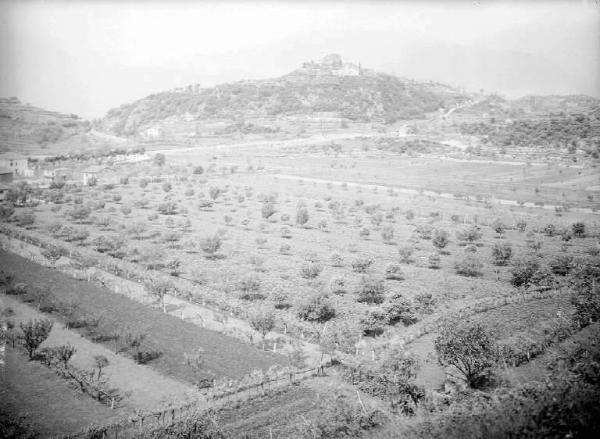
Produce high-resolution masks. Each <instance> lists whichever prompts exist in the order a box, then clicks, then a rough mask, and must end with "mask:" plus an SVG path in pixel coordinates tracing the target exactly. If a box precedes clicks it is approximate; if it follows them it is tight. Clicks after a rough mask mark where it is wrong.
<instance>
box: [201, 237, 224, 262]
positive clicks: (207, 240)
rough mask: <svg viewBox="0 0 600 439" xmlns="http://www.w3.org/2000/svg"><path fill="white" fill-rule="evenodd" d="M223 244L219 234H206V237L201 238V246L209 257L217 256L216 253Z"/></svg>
mask: <svg viewBox="0 0 600 439" xmlns="http://www.w3.org/2000/svg"><path fill="white" fill-rule="evenodd" d="M221 244H222V241H221V237H220V236H219V235H217V234H215V235H213V236H205V237H204V238H202V239H200V248H201V249H202V251H203V252H204V253H206V254H207V255H208V256H209V257H214V256H215V254H216V253H217V252H218V251H219V249H220V248H221Z"/></svg>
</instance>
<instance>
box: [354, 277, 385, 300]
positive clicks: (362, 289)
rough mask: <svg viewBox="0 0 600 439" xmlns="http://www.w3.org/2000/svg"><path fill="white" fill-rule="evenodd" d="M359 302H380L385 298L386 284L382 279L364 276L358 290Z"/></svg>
mask: <svg viewBox="0 0 600 439" xmlns="http://www.w3.org/2000/svg"><path fill="white" fill-rule="evenodd" d="M356 294H357V298H356V301H357V302H361V303H368V304H380V303H383V301H384V300H385V286H384V284H383V281H382V280H381V279H375V278H372V277H363V278H362V279H361V282H360V283H359V285H358V287H357V290H356Z"/></svg>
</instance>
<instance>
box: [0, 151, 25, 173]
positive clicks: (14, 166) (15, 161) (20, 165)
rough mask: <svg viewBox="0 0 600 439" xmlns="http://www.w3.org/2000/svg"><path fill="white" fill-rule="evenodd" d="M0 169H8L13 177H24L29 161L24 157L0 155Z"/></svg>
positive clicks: (9, 153)
mask: <svg viewBox="0 0 600 439" xmlns="http://www.w3.org/2000/svg"><path fill="white" fill-rule="evenodd" d="M0 168H9V169H11V170H12V171H13V173H14V174H15V175H25V174H26V173H27V170H28V169H29V161H28V159H27V157H25V156H24V155H21V154H16V153H14V152H8V153H6V154H1V155H0Z"/></svg>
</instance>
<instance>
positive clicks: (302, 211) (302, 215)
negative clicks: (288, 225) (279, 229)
mask: <svg viewBox="0 0 600 439" xmlns="http://www.w3.org/2000/svg"><path fill="white" fill-rule="evenodd" d="M309 218H310V215H309V214H308V209H307V208H306V206H305V205H304V204H299V205H298V209H297V210H296V224H298V225H299V226H303V225H305V224H306V223H307V222H308V219H309Z"/></svg>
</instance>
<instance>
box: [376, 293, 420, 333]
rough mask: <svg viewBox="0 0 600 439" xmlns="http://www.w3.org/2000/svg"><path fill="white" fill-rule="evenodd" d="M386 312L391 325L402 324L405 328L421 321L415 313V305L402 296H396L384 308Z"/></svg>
mask: <svg viewBox="0 0 600 439" xmlns="http://www.w3.org/2000/svg"><path fill="white" fill-rule="evenodd" d="M384 310H385V316H386V319H387V322H388V323H389V324H390V325H396V324H398V323H402V324H403V325H404V326H410V325H414V324H415V323H417V321H418V320H419V319H418V318H417V316H416V315H415V313H414V311H413V304H412V303H411V302H410V300H408V299H406V298H404V297H402V295H400V294H396V295H394V296H393V297H392V298H391V299H390V301H389V302H388V303H387V304H386V305H385V306H384Z"/></svg>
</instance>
